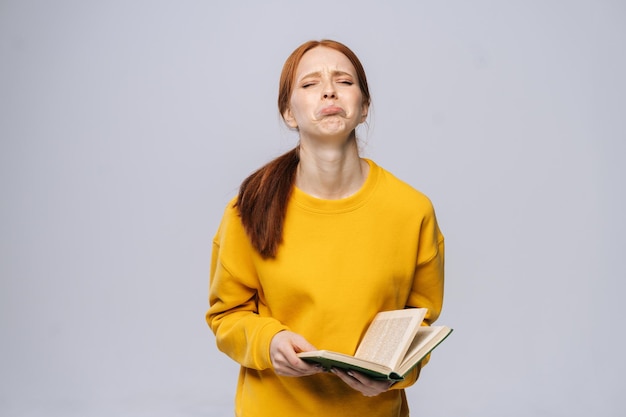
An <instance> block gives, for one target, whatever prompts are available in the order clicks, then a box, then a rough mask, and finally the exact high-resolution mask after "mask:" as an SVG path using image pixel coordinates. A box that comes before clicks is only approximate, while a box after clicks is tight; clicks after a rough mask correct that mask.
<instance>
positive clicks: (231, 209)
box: [214, 197, 245, 245]
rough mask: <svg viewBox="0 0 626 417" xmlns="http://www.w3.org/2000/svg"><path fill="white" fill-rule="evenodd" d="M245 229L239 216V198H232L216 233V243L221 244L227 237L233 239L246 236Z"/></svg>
mask: <svg viewBox="0 0 626 417" xmlns="http://www.w3.org/2000/svg"><path fill="white" fill-rule="evenodd" d="M244 236H245V231H244V228H243V224H242V223H241V217H240V216H239V210H238V209H237V198H236V197H235V198H232V199H231V200H230V201H229V202H228V204H227V205H226V207H225V208H224V212H223V214H222V220H221V221H220V225H219V227H218V229H217V233H216V234H215V238H214V243H215V244H217V245H221V244H222V243H223V242H224V240H225V239H229V240H230V239H232V238H235V237H239V238H241V237H244Z"/></svg>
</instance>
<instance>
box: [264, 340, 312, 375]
mask: <svg viewBox="0 0 626 417" xmlns="http://www.w3.org/2000/svg"><path fill="white" fill-rule="evenodd" d="M309 350H315V347H314V346H313V345H312V344H310V343H309V342H307V340H306V339H305V338H304V337H302V336H300V335H299V334H297V333H294V332H290V331H288V330H283V331H282V332H278V333H276V335H275V336H274V337H273V338H272V341H271V342H270V358H271V359H272V365H273V366H274V371H275V372H276V374H278V375H282V376H306V375H313V374H317V373H320V372H324V370H323V369H322V368H321V367H320V366H317V365H312V364H310V363H306V362H305V361H303V360H302V359H300V358H299V357H298V356H296V354H297V353H299V352H306V351H309Z"/></svg>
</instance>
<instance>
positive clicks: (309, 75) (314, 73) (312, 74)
mask: <svg viewBox="0 0 626 417" xmlns="http://www.w3.org/2000/svg"><path fill="white" fill-rule="evenodd" d="M332 75H333V77H337V76H342V75H347V76H348V77H350V78H355V76H354V75H352V74H350V73H349V72H345V71H340V70H335V71H333V72H332ZM321 76H322V73H321V71H315V72H311V73H308V74H306V75H304V76H302V77H300V78H299V79H300V80H304V79H305V78H312V77H321Z"/></svg>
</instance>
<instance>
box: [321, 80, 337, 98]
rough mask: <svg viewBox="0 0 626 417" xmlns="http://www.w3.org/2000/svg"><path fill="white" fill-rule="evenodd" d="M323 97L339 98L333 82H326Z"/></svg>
mask: <svg viewBox="0 0 626 417" xmlns="http://www.w3.org/2000/svg"><path fill="white" fill-rule="evenodd" d="M322 97H323V98H324V100H328V99H335V98H337V92H336V91H335V86H334V85H333V83H332V82H326V83H324V88H323V89H322Z"/></svg>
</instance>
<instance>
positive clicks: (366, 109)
mask: <svg viewBox="0 0 626 417" xmlns="http://www.w3.org/2000/svg"><path fill="white" fill-rule="evenodd" d="M369 109H370V106H369V105H368V104H365V103H363V106H362V107H361V123H363V122H364V121H365V119H367V115H368V113H369Z"/></svg>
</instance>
